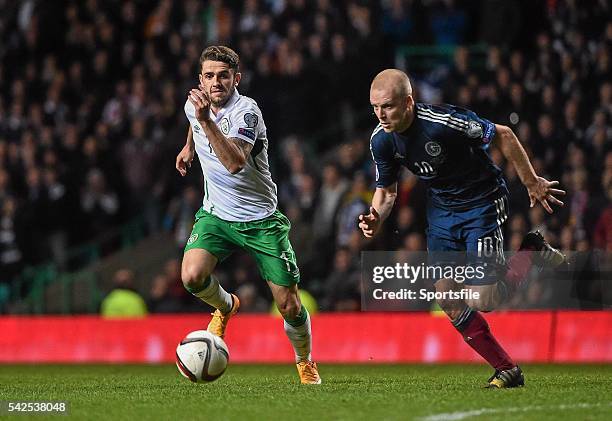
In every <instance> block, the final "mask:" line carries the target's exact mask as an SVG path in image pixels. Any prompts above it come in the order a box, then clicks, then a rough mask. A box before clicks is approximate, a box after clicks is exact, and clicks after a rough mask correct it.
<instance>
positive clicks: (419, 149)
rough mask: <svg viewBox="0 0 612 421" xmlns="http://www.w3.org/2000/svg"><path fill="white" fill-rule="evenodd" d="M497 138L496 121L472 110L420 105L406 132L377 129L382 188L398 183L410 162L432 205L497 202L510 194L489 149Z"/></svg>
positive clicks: (374, 141)
mask: <svg viewBox="0 0 612 421" xmlns="http://www.w3.org/2000/svg"><path fill="white" fill-rule="evenodd" d="M494 137H495V124H493V123H491V122H490V121H488V120H485V119H483V118H480V117H478V116H477V115H476V114H475V113H474V112H472V111H469V110H466V109H463V108H460V107H456V106H453V105H430V104H421V103H417V104H416V107H415V118H414V120H413V122H412V124H411V125H410V127H409V128H408V129H407V130H406V131H405V132H403V133H386V132H385V131H384V130H383V129H382V127H381V126H380V125H378V127H376V129H374V133H373V134H372V137H371V139H370V148H371V151H372V158H373V159H374V162H375V163H376V186H377V187H387V186H390V185H391V184H393V183H395V182H396V181H397V180H398V176H399V172H400V168H401V167H402V166H404V167H406V168H408V169H409V170H410V171H412V172H413V173H414V174H416V175H417V176H418V177H419V178H420V179H421V180H424V181H425V182H426V183H427V185H428V193H429V194H428V196H429V200H430V203H431V204H432V205H435V206H438V207H441V208H447V209H467V208H470V207H472V206H477V205H480V204H483V203H486V202H491V201H494V200H495V199H497V198H499V197H501V196H503V195H504V194H507V188H506V183H505V181H504V179H503V177H502V172H501V170H500V169H499V168H498V167H497V166H496V165H495V164H493V161H491V157H490V156H489V153H488V149H489V145H490V144H491V141H492V140H493V138H494Z"/></svg>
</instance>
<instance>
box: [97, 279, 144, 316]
mask: <svg viewBox="0 0 612 421" xmlns="http://www.w3.org/2000/svg"><path fill="white" fill-rule="evenodd" d="M134 285H135V283H134V273H133V272H132V271H131V270H128V269H120V270H118V271H117V272H115V275H114V276H113V290H112V291H111V292H110V293H109V294H108V295H107V296H106V298H104V300H102V304H101V307H100V314H101V315H102V317H106V318H127V317H130V318H133V317H144V316H146V315H147V305H146V303H145V301H144V300H143V298H142V297H141V296H140V294H138V292H136V290H135V287H134Z"/></svg>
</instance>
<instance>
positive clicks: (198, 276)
mask: <svg viewBox="0 0 612 421" xmlns="http://www.w3.org/2000/svg"><path fill="white" fill-rule="evenodd" d="M209 275H210V274H208V273H204V271H202V270H201V269H200V268H199V267H198V266H196V265H188V266H186V267H184V268H183V269H182V270H181V281H183V286H184V287H185V288H187V289H188V290H194V289H198V288H200V287H201V286H202V284H203V283H204V280H205V279H206V278H207V277H208V276H209Z"/></svg>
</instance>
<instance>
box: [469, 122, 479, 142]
mask: <svg viewBox="0 0 612 421" xmlns="http://www.w3.org/2000/svg"><path fill="white" fill-rule="evenodd" d="M466 134H467V135H468V137H471V138H474V139H475V138H478V137H482V124H480V123H479V122H477V121H474V120H472V121H470V122H469V123H468V128H467V131H466Z"/></svg>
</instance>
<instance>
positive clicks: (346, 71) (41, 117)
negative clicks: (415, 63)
mask: <svg viewBox="0 0 612 421" xmlns="http://www.w3.org/2000/svg"><path fill="white" fill-rule="evenodd" d="M61 3H62V6H61V7H59V6H58V5H57V2H43V1H36V0H26V1H22V2H11V1H9V0H0V9H1V10H2V11H3V13H2V15H1V16H0V59H1V62H0V95H1V96H0V282H3V283H5V284H6V283H10V282H11V280H12V279H13V278H14V277H15V276H16V275H17V274H18V273H20V271H21V270H23V268H24V267H25V266H27V265H36V264H39V263H42V262H45V261H48V260H53V261H55V262H56V264H57V265H58V266H59V267H60V268H66V259H67V257H66V250H68V249H69V248H70V247H73V246H75V245H79V244H82V243H84V242H87V241H91V240H93V239H96V238H98V237H99V236H101V235H105V234H106V233H108V232H109V231H112V230H113V229H116V227H118V226H120V225H121V224H124V223H125V222H126V221H129V220H130V219H131V218H133V217H135V216H140V215H143V216H144V218H145V220H146V224H147V230H148V232H150V233H151V232H155V231H158V230H161V229H165V230H172V231H173V232H174V236H175V238H176V243H177V256H179V255H180V251H181V250H182V246H183V245H184V242H185V240H186V238H187V237H188V233H189V230H190V229H191V225H192V223H193V215H194V214H195V211H196V210H197V208H198V207H199V206H200V201H201V180H200V177H201V172H200V171H199V168H198V167H197V163H195V162H194V167H193V168H192V169H191V171H190V173H189V175H188V177H187V179H186V180H185V179H181V178H180V177H179V176H178V173H176V170H175V169H174V157H175V156H176V153H178V151H179V150H180V147H181V145H182V144H183V143H184V140H185V134H186V129H187V121H186V119H185V116H184V113H183V104H184V102H185V100H186V94H187V92H188V90H189V89H190V88H191V87H193V86H195V85H196V84H197V79H196V76H197V73H198V60H199V55H200V52H201V51H202V48H203V47H204V46H205V45H209V44H226V45H229V46H232V47H234V48H235V49H236V50H237V52H238V53H239V54H240V56H241V66H242V72H243V75H244V76H243V81H242V83H241V86H240V88H239V89H240V92H241V93H243V94H246V95H249V96H251V97H253V98H254V99H256V100H257V102H258V104H259V106H260V107H261V109H262V111H263V115H264V118H265V121H266V125H267V127H268V135H269V139H270V151H269V154H270V160H271V165H272V173H273V177H274V179H275V181H276V182H277V185H278V193H279V205H280V208H281V209H282V210H283V211H284V212H285V213H286V215H287V216H288V217H289V219H290V220H291V222H292V231H291V240H292V243H293V246H294V249H295V252H296V254H297V258H298V263H299V264H300V267H301V272H302V286H303V287H304V288H305V289H307V290H308V291H310V292H311V293H312V294H313V295H314V296H315V297H316V298H317V300H318V303H319V307H320V308H321V309H323V310H339V311H341V310H357V309H359V306H360V292H359V278H360V275H359V264H358V263H359V254H360V252H361V251H362V250H368V249H386V250H394V249H398V248H399V249H404V250H415V251H416V250H424V248H425V237H424V227H425V223H426V221H425V213H424V210H425V194H424V191H425V190H424V186H423V185H422V184H421V183H419V182H417V180H416V178H415V177H414V176H413V175H411V174H409V173H405V174H403V176H402V181H401V183H400V188H399V194H398V201H397V205H396V208H395V211H394V213H393V215H392V217H391V222H392V223H391V224H387V229H386V231H385V232H384V233H383V235H380V236H378V237H377V238H375V239H374V240H373V241H366V239H365V238H363V237H362V236H361V234H360V233H359V232H358V230H357V223H356V219H357V216H358V215H359V214H360V213H362V212H363V211H364V210H366V208H367V207H368V206H369V203H370V200H371V194H372V191H373V171H374V168H373V164H372V160H371V157H370V154H369V145H368V139H369V134H370V132H371V130H372V128H373V127H374V126H375V125H376V121H375V118H374V117H373V116H370V109H369V103H368V90H369V83H370V80H371V77H372V76H373V75H374V74H375V73H376V72H377V71H379V70H380V69H382V68H385V67H393V65H394V62H393V58H394V54H395V49H396V48H397V47H400V46H402V45H405V44H408V43H412V44H414V43H418V44H430V45H450V46H456V47H457V48H456V49H455V50H454V51H455V52H454V56H453V58H452V60H446V61H444V60H442V61H440V62H439V63H438V64H437V65H436V66H435V68H433V69H431V72H429V73H428V74H424V75H421V74H419V75H415V77H414V82H415V89H416V95H417V101H419V100H422V101H430V102H448V103H455V104H457V105H460V106H463V107H466V108H469V109H472V110H473V111H475V112H477V113H479V114H480V115H481V116H483V117H485V118H487V119H489V120H491V121H494V122H496V123H499V124H507V125H510V126H511V127H512V128H513V129H514V130H515V132H516V133H517V135H518V137H519V139H520V140H521V142H522V143H523V145H524V146H525V148H526V149H527V151H528V154H529V156H530V157H531V158H532V163H533V164H534V167H535V168H536V171H537V172H538V173H539V174H541V175H545V176H547V178H551V179H557V180H560V181H561V183H562V185H563V187H564V188H565V189H566V190H567V191H568V196H567V198H566V199H567V200H566V206H565V208H563V209H561V210H559V211H557V212H556V213H555V214H554V215H552V216H548V215H545V213H544V211H543V210H542V209H541V208H539V207H534V208H531V209H530V208H529V203H528V198H527V195H526V192H525V189H524V188H523V187H522V185H521V184H520V181H519V180H518V178H517V175H516V172H515V171H514V169H513V168H512V167H511V166H506V165H505V163H504V162H503V158H502V155H501V153H499V151H497V150H496V149H493V150H492V152H491V153H492V156H493V159H494V161H495V162H496V163H498V165H500V167H502V168H503V169H504V172H505V176H506V180H507V182H508V186H509V190H510V193H511V194H510V207H511V219H510V220H509V222H508V224H507V231H506V235H505V239H506V248H507V249H510V250H516V249H517V248H518V245H519V244H520V241H521V238H522V237H523V235H524V234H525V233H526V232H527V231H528V230H530V229H535V228H537V229H540V230H541V231H543V232H544V233H545V235H546V237H547V239H548V240H549V242H551V243H552V244H553V245H555V246H558V247H560V248H561V249H563V250H565V251H571V250H578V251H585V250H591V249H594V248H598V249H604V250H607V251H608V252H610V251H612V206H611V200H612V149H611V148H610V145H611V143H612V142H611V140H612V123H611V122H612V78H611V76H610V75H611V74H612V69H611V63H610V60H611V58H612V57H611V49H612V20H611V19H610V17H611V10H610V5H609V4H608V2H606V1H590V2H586V3H589V5H588V6H587V5H586V4H584V3H585V2H576V1H571V0H565V1H564V0H559V1H548V2H544V1H542V2H536V3H537V4H538V5H539V8H538V6H537V5H536V6H533V5H527V6H525V5H522V3H521V2H497V1H489V2H487V1H477V2H469V1H453V0H430V1H400V0H380V1H378V0H370V1H361V0H359V1H357V0H346V1H342V2H331V1H329V0H316V1H307V0H284V1H283V0H246V1H244V2H243V1H226V2H222V1H218V0H211V1H206V2H203V1H198V0H187V1H184V2H172V1H170V0H128V1H119V0H115V1H104V2H101V1H96V0H84V1H75V0H64V1H62V2H61ZM527 3H529V2H527ZM526 7H531V9H530V10H531V11H530V12H527V9H526ZM534 10H535V11H534ZM500 13H503V14H504V16H506V17H508V18H506V19H504V20H503V21H500V20H499V19H496V14H500ZM496 22H502V23H496ZM483 42H484V43H486V45H487V50H486V53H485V57H484V61H483V62H482V63H480V62H479V61H478V60H477V57H475V56H474V54H472V53H471V51H470V49H468V48H466V47H462V45H472V44H476V43H483ZM407 66H408V68H407V70H408V72H410V70H411V67H410V66H411V63H410V59H408V60H407ZM231 259H232V260H231V262H232V264H229V265H224V266H221V268H220V269H219V271H220V274H219V276H220V278H221V279H222V282H224V285H226V286H227V288H228V289H229V290H237V291H238V292H239V295H240V296H241V298H242V299H243V300H244V301H243V303H244V304H243V307H242V310H243V311H248V310H249V309H250V310H251V311H261V310H264V309H266V308H267V307H268V305H267V303H266V298H265V291H266V290H265V288H264V284H263V283H262V282H260V281H259V279H258V277H259V276H258V275H257V276H256V277H255V276H254V274H255V273H256V269H255V267H254V265H253V263H252V262H251V261H250V260H249V259H248V258H245V257H244V256H241V255H238V256H233V257H232V258H231ZM176 262H177V261H174V262H168V264H167V265H166V270H165V272H164V273H162V274H160V275H159V276H157V277H156V278H155V279H153V280H151V283H150V284H151V291H150V292H149V291H141V292H142V293H143V294H144V295H145V296H150V297H149V298H150V302H149V305H150V307H151V310H152V311H177V310H184V309H188V308H189V309H191V308H192V306H190V304H189V303H191V301H189V300H190V297H189V296H188V295H187V293H186V292H184V291H183V290H182V287H180V282H177V281H178V279H180V278H178V279H177V272H176ZM177 287H178V288H177ZM547 294H548V295H550V292H549V291H547V290H546V288H544V287H543V286H542V285H541V284H539V283H538V282H534V283H531V284H530V285H529V287H528V289H527V290H526V291H524V292H523V295H522V296H521V297H520V298H517V300H519V301H520V302H522V303H523V306H525V302H526V303H528V304H527V305H532V306H536V305H539V304H541V303H542V302H545V301H546V299H547ZM243 297H244V298H243ZM172 303H175V305H174V304H172ZM248 303H252V304H248ZM245 304H246V305H245ZM156 309H157V310H156ZM197 309H198V310H201V307H198V308H197Z"/></svg>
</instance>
